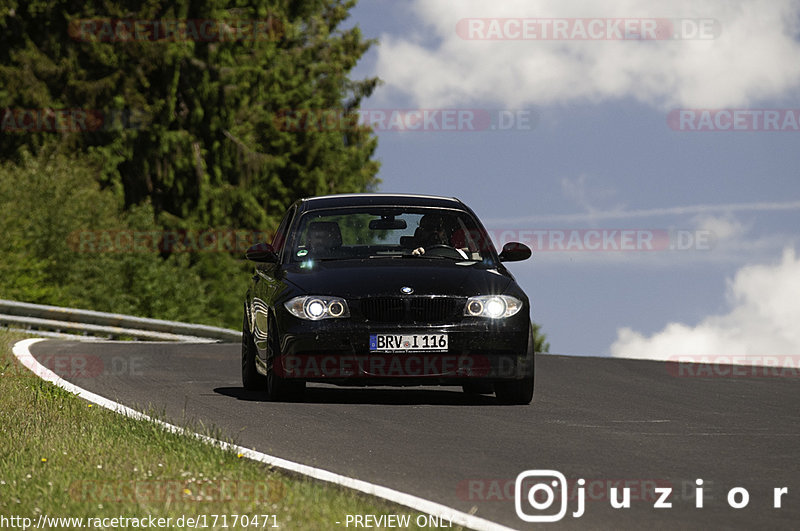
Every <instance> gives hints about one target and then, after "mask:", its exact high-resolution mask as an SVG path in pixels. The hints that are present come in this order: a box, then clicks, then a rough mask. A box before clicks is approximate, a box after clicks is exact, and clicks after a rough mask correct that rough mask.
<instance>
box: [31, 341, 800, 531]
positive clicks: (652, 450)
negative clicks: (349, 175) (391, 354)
mask: <svg viewBox="0 0 800 531" xmlns="http://www.w3.org/2000/svg"><path fill="white" fill-rule="evenodd" d="M31 350H32V352H33V354H34V355H35V357H36V358H37V359H38V360H40V362H42V363H44V364H45V365H46V366H48V367H50V368H54V369H55V370H56V372H58V373H59V374H62V376H64V377H65V379H67V380H69V381H71V382H73V383H75V384H77V385H79V386H81V387H83V388H84V389H88V390H90V391H92V392H94V393H97V394H100V395H102V396H105V397H108V398H111V399H115V400H117V401H119V402H121V403H123V404H125V405H128V406H133V407H136V408H138V409H147V408H148V407H153V408H155V410H156V411H165V412H166V416H167V420H170V421H172V422H174V423H178V424H180V423H182V422H184V421H190V420H194V421H198V420H201V421H202V422H203V423H204V424H205V425H214V426H216V427H218V428H220V429H221V430H222V431H223V432H224V433H225V434H227V435H229V436H230V437H232V438H234V439H235V440H236V442H238V443H239V444H241V445H243V446H247V447H252V448H255V449H256V450H259V451H262V452H266V453H269V454H272V455H276V456H278V457H282V458H285V459H289V460H292V461H297V462H300V463H303V464H308V465H312V466H316V467H320V468H323V469H327V470H330V471H333V472H337V473H339V474H345V475H349V476H353V477H356V478H359V479H363V480H366V481H370V482H373V483H376V484H379V485H384V486H387V487H391V488H394V489H397V490H400V491H403V492H407V493H409V494H413V495H416V496H420V497H423V498H427V499H430V500H433V501H436V502H439V503H442V504H445V505H448V506H450V507H453V508H456V509H458V510H461V511H465V512H470V511H473V512H475V514H476V515H477V516H480V517H483V518H486V519H489V520H492V521H496V522H499V523H502V524H504V525H508V526H510V527H514V528H529V527H532V526H533V524H528V523H526V522H524V521H522V520H521V519H519V517H518V516H517V514H516V511H515V509H514V479H515V478H516V477H517V475H518V474H519V473H520V472H523V471H525V470H529V469H554V470H558V471H560V472H561V473H563V474H564V476H565V477H566V478H567V479H568V482H569V483H570V484H572V486H568V488H567V490H568V491H570V492H572V493H573V495H570V496H568V503H567V505H568V513H567V515H566V516H565V517H564V518H563V519H562V520H561V521H560V522H558V523H556V524H550V525H548V527H554V528H581V529H583V528H590V529H591V528H602V529H608V528H625V529H641V528H643V527H651V528H658V529H676V528H681V529H691V528H694V529H706V528H709V527H711V528H720V527H725V528H741V529H752V528H771V529H797V528H798V527H800V414H798V413H799V412H798V409H799V406H800V378H796V377H795V378H791V377H769V378H763V377H753V376H748V375H747V374H744V375H740V376H738V377H735V378H734V377H729V376H730V374H731V372H730V371H729V372H728V373H727V376H719V375H718V376H717V377H712V378H707V377H703V378H699V377H687V375H686V374H685V373H682V371H681V370H680V368H679V367H677V366H676V365H674V364H667V363H661V362H648V361H634V360H619V359H607V358H578V357H563V356H551V355H542V356H539V357H538V360H537V365H536V371H537V372H536V392H535V397H534V402H533V404H531V405H530V406H501V405H499V404H498V403H497V402H496V401H495V399H494V398H493V397H486V396H479V397H477V398H471V397H469V396H467V395H465V394H463V393H462V392H461V391H460V389H458V388H436V387H432V388H404V389H398V388H367V389H360V388H339V387H334V386H325V385H313V386H310V387H309V390H308V392H307V394H306V397H305V401H304V402H302V403H270V402H264V401H262V400H261V397H260V396H259V395H258V394H254V393H251V392H246V391H245V390H244V389H242V387H241V381H240V373H239V371H240V369H239V363H240V346H239V345H232V344H200V345H196V344H148V343H77V342H65V341H46V342H42V343H38V344H35V345H33V347H32V349H31ZM70 368H71V369H72V370H71V369H70ZM723 372H724V371H723ZM738 372H742V371H738ZM745 372H746V371H745ZM579 478H584V479H585V480H586V482H587V483H586V485H585V486H584V488H583V490H584V492H585V500H586V501H585V512H584V514H583V515H582V516H580V517H577V518H576V517H573V516H571V515H572V512H573V511H575V510H576V509H577V506H578V500H577V490H575V489H576V484H575V480H577V479H579ZM698 478H701V479H702V480H703V481H704V485H703V489H704V495H703V498H704V507H703V508H700V509H698V508H696V507H695V489H696V485H695V480H696V479H698ZM614 486H616V487H619V488H620V489H621V488H623V487H626V486H627V487H630V488H631V507H630V508H622V509H614V508H612V507H611V505H610V500H609V494H608V489H609V487H614ZM654 487H658V488H670V489H672V494H671V497H670V498H669V501H671V503H672V507H671V508H654V504H655V502H656V498H657V497H658V496H657V495H656V494H655V493H654V492H653V488H654ZM735 487H743V488H745V489H746V490H747V492H748V494H749V503H748V504H747V506H746V507H744V508H741V509H735V508H732V507H731V506H730V505H729V503H728V501H727V498H728V496H727V494H728V491H729V490H730V489H733V488H735ZM781 487H787V488H788V493H787V494H785V495H784V496H783V497H782V507H781V508H774V507H773V489H774V488H781ZM556 490H557V489H556ZM556 495H558V492H556ZM524 499H527V497H525V498H524ZM740 499H741V498H740V497H738V496H737V497H736V499H735V500H734V501H738V500H740ZM558 507H559V503H558V502H557V501H556V502H555V503H554V504H553V505H552V506H551V507H550V510H549V511H542V512H539V513H537V512H536V511H535V510H534V509H533V508H532V507H530V506H529V505H527V503H525V508H526V510H527V511H528V512H529V513H530V514H544V513H545V512H547V513H548V514H552V513H554V512H557V509H558Z"/></svg>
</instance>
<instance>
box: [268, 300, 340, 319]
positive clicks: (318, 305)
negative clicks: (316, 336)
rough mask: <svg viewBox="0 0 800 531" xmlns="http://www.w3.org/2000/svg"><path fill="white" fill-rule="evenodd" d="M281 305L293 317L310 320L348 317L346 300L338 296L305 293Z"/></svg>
mask: <svg viewBox="0 0 800 531" xmlns="http://www.w3.org/2000/svg"><path fill="white" fill-rule="evenodd" d="M283 305H284V306H285V307H286V309H287V310H289V313H291V314H292V315H294V316H295V317H299V318H300V319H310V320H311V321H319V320H320V319H335V318H337V317H350V310H349V309H348V308H347V302H346V301H345V300H344V299H341V298H339V297H315V296H313V295H305V296H302V297H295V298H293V299H291V300H288V301H286V302H284V303H283Z"/></svg>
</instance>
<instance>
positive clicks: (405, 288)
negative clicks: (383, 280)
mask: <svg viewBox="0 0 800 531" xmlns="http://www.w3.org/2000/svg"><path fill="white" fill-rule="evenodd" d="M400 291H401V292H403V293H404V294H406V295H411V294H412V293H414V288H412V287H411V286H403V287H402V288H400Z"/></svg>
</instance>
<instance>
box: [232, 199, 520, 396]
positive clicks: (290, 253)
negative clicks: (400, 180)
mask: <svg viewBox="0 0 800 531" xmlns="http://www.w3.org/2000/svg"><path fill="white" fill-rule="evenodd" d="M530 256H531V250H530V249H529V248H528V247H526V246H525V245H523V244H521V243H508V244H506V245H505V246H504V247H503V250H502V252H501V253H500V254H499V255H498V254H497V251H496V250H495V248H494V246H493V245H492V242H491V240H490V239H489V236H488V234H487V233H486V230H485V229H484V228H483V226H482V225H481V223H480V222H479V221H478V219H477V217H476V216H475V214H474V213H473V212H472V210H470V209H469V208H468V207H467V206H466V205H464V204H463V203H462V202H461V201H459V200H458V199H454V198H443V197H431V196H419V195H388V194H351V195H331V196H324V197H312V198H308V199H301V200H299V201H297V202H296V203H294V204H293V205H292V206H291V207H290V208H289V209H288V211H287V212H286V215H285V216H284V218H283V221H282V222H281V224H280V226H279V227H278V230H277V232H276V233H275V236H274V239H273V241H272V244H266V243H264V244H258V245H254V246H253V247H250V248H249V249H248V250H247V258H248V259H249V260H252V261H254V262H258V265H257V266H256V270H255V275H254V276H253V281H252V285H251V286H250V288H249V290H248V292H247V297H246V300H245V304H244V322H243V325H242V381H243V384H244V387H245V388H247V389H254V390H263V391H265V392H266V394H267V397H268V398H269V399H270V400H282V399H292V398H298V397H299V396H300V395H301V394H302V392H303V391H304V389H305V384H306V382H327V383H333V384H339V385H351V386H360V385H459V386H462V387H463V389H464V391H466V392H468V393H483V394H490V393H492V392H494V393H495V394H496V396H497V399H498V400H499V401H501V402H503V403H509V404H527V403H530V401H531V400H532V398H533V386H534V377H533V372H534V347H533V343H534V342H533V329H532V326H531V322H530V303H529V301H528V297H527V296H526V295H525V293H524V292H523V291H522V289H520V287H519V286H518V285H517V283H516V282H515V280H514V277H513V276H512V275H511V273H509V271H508V270H507V269H506V268H505V266H504V265H503V262H511V261H517V260H525V259H527V258H529V257H530Z"/></svg>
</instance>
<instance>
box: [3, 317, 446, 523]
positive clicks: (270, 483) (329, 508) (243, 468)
mask: <svg viewBox="0 0 800 531" xmlns="http://www.w3.org/2000/svg"><path fill="white" fill-rule="evenodd" d="M26 337H28V336H25V335H23V334H15V333H11V332H7V331H3V330H0V433H2V438H3V439H4V440H3V444H0V527H11V526H14V527H23V525H24V524H25V523H26V522H29V523H28V525H34V526H35V525H36V524H37V523H39V524H40V528H42V527H43V528H47V529H73V528H78V527H81V526H80V525H78V522H77V521H75V520H73V521H71V522H70V521H64V520H62V521H58V520H56V519H57V518H83V522H82V526H83V528H105V529H117V528H131V527H147V526H148V525H149V527H151V528H152V527H154V524H153V522H156V524H155V525H158V524H157V522H158V519H159V518H163V519H164V520H163V521H164V522H165V523H169V525H165V526H164V527H167V528H170V529H194V528H200V529H273V528H274V527H273V526H275V525H277V526H278V527H279V528H282V529H303V530H306V529H311V530H313V529H334V528H342V529H345V528H346V526H345V522H346V517H347V515H348V514H350V515H374V516H376V517H379V516H380V515H399V516H401V517H403V516H404V515H407V516H408V517H409V522H410V524H411V525H410V526H409V527H408V528H409V529H420V528H421V527H419V526H417V523H416V519H417V517H418V516H419V513H415V512H413V511H411V510H409V509H408V508H406V507H402V506H398V505H395V504H392V503H388V502H384V501H382V500H380V499H376V498H372V497H370V496H366V495H363V494H360V493H358V492H355V491H351V490H348V489H344V488H340V487H337V486H335V485H329V484H326V483H323V482H319V481H314V480H310V479H306V478H303V477H298V476H295V475H289V474H286V473H283V472H281V471H279V470H276V469H272V468H270V467H267V466H266V465H264V464H261V463H257V462H253V461H250V460H247V459H243V458H241V457H239V456H238V455H237V454H235V453H234V452H232V451H227V450H222V449H220V448H216V447H213V446H211V445H208V444H204V443H202V442H200V441H199V440H197V439H194V438H192V437H189V436H186V435H177V434H173V433H170V432H168V431H167V430H166V429H164V428H163V427H161V426H159V425H157V424H155V423H152V422H146V421H141V420H134V419H131V418H127V417H124V416H121V415H118V414H116V413H113V412H111V411H109V410H106V409H104V408H101V407H98V406H94V405H92V404H90V403H88V402H86V401H84V400H82V399H80V398H78V397H77V396H75V395H73V394H71V393H68V392H67V391H65V390H63V389H61V388H60V387H57V386H55V385H53V384H51V383H49V382H45V381H44V380H41V379H40V378H39V377H37V376H36V375H34V374H33V373H31V372H30V371H28V369H26V368H25V367H24V366H22V365H21V364H19V362H18V361H17V360H16V358H15V357H14V355H13V354H12V353H11V348H12V346H13V344H14V343H15V342H16V341H18V340H20V339H25V338H26ZM206 434H208V435H211V436H215V437H217V438H219V435H218V434H215V433H213V432H209V431H206ZM234 515H239V516H238V517H237V516H234ZM150 517H152V518H153V519H150ZM3 518H5V519H6V520H5V521H3ZM13 518H17V520H11V519H13ZM24 518H28V519H30V520H27V521H26V520H23V519H24ZM40 518H41V520H40ZM45 518H47V519H49V520H45ZM114 518H118V520H112V519H114ZM120 518H133V519H137V521H138V523H139V525H136V522H134V521H133V520H121V519H120ZM168 518H169V519H170V520H169V521H167V520H166V519H168ZM180 518H183V520H179V519H180ZM188 518H194V519H195V521H193V522H189V521H188V520H187V519H188ZM423 518H424V517H423ZM337 522H340V523H339V524H337ZM45 524H46V525H45ZM98 524H99V525H98ZM181 524H183V525H181ZM444 525H446V521H445V523H444ZM350 527H353V525H352V524H351V525H350ZM426 528H428V527H426ZM453 528H454V529H459V528H458V527H457V526H454V527H453Z"/></svg>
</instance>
